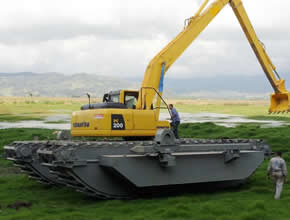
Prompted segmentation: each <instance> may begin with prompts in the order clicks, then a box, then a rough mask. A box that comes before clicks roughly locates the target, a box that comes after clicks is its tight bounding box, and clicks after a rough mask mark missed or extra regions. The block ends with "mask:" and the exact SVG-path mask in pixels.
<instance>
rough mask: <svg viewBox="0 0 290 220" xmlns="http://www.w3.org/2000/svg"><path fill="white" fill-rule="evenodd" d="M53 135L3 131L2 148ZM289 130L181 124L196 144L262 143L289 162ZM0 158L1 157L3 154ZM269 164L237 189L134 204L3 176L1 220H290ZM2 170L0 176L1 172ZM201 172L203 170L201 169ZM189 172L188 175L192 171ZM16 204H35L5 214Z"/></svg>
mask: <svg viewBox="0 0 290 220" xmlns="http://www.w3.org/2000/svg"><path fill="white" fill-rule="evenodd" d="M52 133H53V131H52V130H46V129H5V130H0V146H1V148H0V149H2V147H3V146H4V145H5V144H8V143H10V142H11V141H13V140H31V139H33V138H34V136H39V138H40V139H53V138H54V135H53V134H52ZM289 134H290V126H287V127H281V128H260V127H259V126H257V125H242V126H239V127H236V128H225V127H220V126H216V125H214V124H212V123H203V124H182V125H181V126H180V135H181V136H182V137H195V138H220V137H230V138H263V139H265V140H267V141H268V143H269V144H270V145H271V147H272V149H273V150H282V151H283V152H284V158H285V159H286V160H288V161H290V154H289V149H290V135H289ZM1 152H3V151H2V150H1ZM267 162H268V161H265V162H264V163H263V164H262V166H261V167H260V168H258V170H257V171H256V173H255V175H254V176H252V177H251V178H250V180H249V181H248V183H246V184H245V185H243V186H242V187H240V188H238V189H230V190H219V191H216V192H211V193H208V192H198V193H187V194H183V195H179V196H172V197H168V198H167V197H162V198H153V199H138V200H132V201H119V200H111V201H100V200H96V199H92V198H89V197H87V196H84V195H82V194H80V193H77V192H74V191H72V190H70V189H67V188H65V187H49V186H45V185H42V184H39V183H37V182H35V181H32V180H29V179H28V178H27V177H26V176H25V175H22V174H17V173H15V172H10V171H11V170H10V171H9V172H8V171H5V172H4V174H5V175H0V206H1V208H0V219H1V220H8V219H9V220H17V219H19V220H20V219H21V220H25V219H27V220H34V219H35V220H36V219H37V220H50V219H54V220H66V219H77V220H81V219H100V220H102V219H103V220H110V219H112V220H127V219H128V220H129V219H130V220H131V219H133V220H142V219H150V220H151V219H152V220H155V219H156V220H161V219H162V220H163V219H197V220H199V219H200V220H207V219H208V220H212V219H218V220H227V219H229V220H253V219H255V220H260V219H265V220H268V219H269V220H272V219H279V220H283V219H285V220H286V219H289V211H288V208H287V207H289V206H290V188H289V185H285V187H284V191H283V194H282V199H281V200H279V201H276V200H274V199H273V187H272V183H271V182H270V181H267V180H266V178H265V170H266V166H267ZM288 164H289V162H288ZM11 166H12V164H11V163H10V162H7V161H5V160H4V159H0V167H1V169H2V170H7V169H11ZM1 169H0V172H1ZM201 169H202V168H201ZM189 172H190V171H189ZM16 201H26V202H31V203H32V207H31V208H21V209H20V210H18V211H16V210H15V209H10V208H7V205H8V204H13V203H15V202H16Z"/></svg>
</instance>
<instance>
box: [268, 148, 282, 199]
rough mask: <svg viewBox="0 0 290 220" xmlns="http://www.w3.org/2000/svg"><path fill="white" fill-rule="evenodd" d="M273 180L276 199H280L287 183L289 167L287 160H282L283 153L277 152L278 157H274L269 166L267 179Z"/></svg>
mask: <svg viewBox="0 0 290 220" xmlns="http://www.w3.org/2000/svg"><path fill="white" fill-rule="evenodd" d="M270 175H272V179H273V182H274V185H275V196H274V198H275V199H280V195H281V193H282V189H283V183H284V181H285V182H287V167H286V163H285V160H284V159H283V158H282V152H277V155H276V156H275V157H273V158H272V159H271V160H270V162H269V165H268V169H267V178H268V179H270Z"/></svg>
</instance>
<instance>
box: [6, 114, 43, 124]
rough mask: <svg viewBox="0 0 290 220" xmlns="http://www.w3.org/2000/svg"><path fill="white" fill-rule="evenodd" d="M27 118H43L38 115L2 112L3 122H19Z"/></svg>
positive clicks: (39, 119)
mask: <svg viewBox="0 0 290 220" xmlns="http://www.w3.org/2000/svg"><path fill="white" fill-rule="evenodd" d="M26 120H37V121H41V120H43V118H42V117H37V116H25V115H14V114H0V121H1V122H17V121H26Z"/></svg>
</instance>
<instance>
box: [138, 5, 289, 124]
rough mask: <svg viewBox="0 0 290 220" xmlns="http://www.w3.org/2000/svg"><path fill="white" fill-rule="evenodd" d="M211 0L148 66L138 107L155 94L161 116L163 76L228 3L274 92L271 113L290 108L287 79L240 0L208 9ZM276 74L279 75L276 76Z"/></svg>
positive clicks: (149, 102) (150, 101)
mask: <svg viewBox="0 0 290 220" xmlns="http://www.w3.org/2000/svg"><path fill="white" fill-rule="evenodd" d="M208 1H209V0H205V1H204V2H203V4H202V5H201V7H200V9H199V10H198V11H197V13H196V14H195V15H194V16H193V17H191V18H190V19H188V23H187V25H186V26H185V27H184V29H183V30H182V31H181V32H180V33H179V34H178V35H177V36H176V37H175V38H174V39H173V40H172V41H171V42H170V43H169V44H168V45H167V46H166V47H165V48H163V49H162V50H161V51H160V52H159V53H158V54H157V55H156V56H155V57H154V58H153V59H152V60H151V62H150V63H149V65H148V66H147V69H146V72H145V75H144V79H143V82H142V85H141V89H140V95H139V99H138V103H137V109H150V108H152V104H153V101H154V97H155V96H156V93H158V95H157V96H156V97H157V101H156V105H155V107H156V118H157V119H158V118H159V107H160V97H161V95H162V92H163V79H164V76H165V74H166V72H167V70H168V69H169V68H170V66H171V65H172V64H173V63H174V62H175V61H176V60H177V58H178V57H179V56H180V55H181V54H182V53H183V52H184V50H185V49H186V48H187V47H188V46H189V45H190V44H191V43H192V42H193V41H194V40H195V39H196V38H197V37H198V36H199V34H200V33H201V32H202V31H203V30H204V29H205V28H206V27H207V26H208V24H209V23H210V22H211V21H212V20H213V19H214V18H215V16H216V15H217V14H218V13H219V12H220V11H221V10H222V9H223V8H224V7H225V6H226V5H227V4H228V3H229V4H230V5H231V7H232V9H233V11H234V13H235V15H236V17H237V19H238V20H239V22H240V25H241V27H242V29H243V31H244V33H245V35H246V37H247V39H248V41H249V43H250V45H251V47H252V48H253V51H254V53H255V54H256V56H257V58H258V60H259V62H260V64H261V66H262V68H263V70H264V72H265V74H266V77H267V78H268V80H269V82H270V84H271V86H272V87H273V89H274V91H275V93H274V94H272V95H271V106H270V108H269V112H270V113H271V112H285V111H290V105H289V95H290V93H289V92H288V90H287V89H285V85H284V82H285V81H284V80H283V79H280V77H279V75H278V74H277V72H276V68H275V66H274V65H273V64H272V62H271V60H270V58H269V56H268V55H267V54H266V52H265V49H264V47H263V45H262V43H261V42H260V41H259V39H258V37H257V35H256V33H255V31H254V29H253V27H252V25H251V22H250V20H249V18H248V16H247V13H246V11H245V9H244V7H243V4H242V1H241V0H215V1H214V2H213V3H212V4H210V5H209V6H208V7H207V8H205V7H206V5H207V4H208ZM275 75H276V76H277V77H278V80H277V79H276V77H275Z"/></svg>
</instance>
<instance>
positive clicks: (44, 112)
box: [0, 97, 290, 122]
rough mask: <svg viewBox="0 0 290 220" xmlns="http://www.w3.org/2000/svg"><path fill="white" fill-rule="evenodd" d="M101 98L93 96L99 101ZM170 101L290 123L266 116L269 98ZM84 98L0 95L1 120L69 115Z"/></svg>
mask: <svg viewBox="0 0 290 220" xmlns="http://www.w3.org/2000/svg"><path fill="white" fill-rule="evenodd" d="M99 101H100V99H92V102H99ZM166 102H167V103H173V104H174V105H175V107H176V108H177V109H178V111H180V112H186V113H199V112H211V113H222V114H230V115H242V116H246V117H248V118H250V119H258V120H283V121H288V122H290V114H279V115H269V114H268V107H269V101H264V100H252V101H251V100H242V101H240V100H181V99H180V100H178V99H172V100H166ZM87 103H88V99H87V98H46V97H34V98H30V97H0V122H1V121H8V122H15V121H22V120H44V119H45V118H46V117H47V116H49V115H55V114H71V113H72V112H73V111H77V110H79V109H80V107H81V106H82V105H83V104H87Z"/></svg>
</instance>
